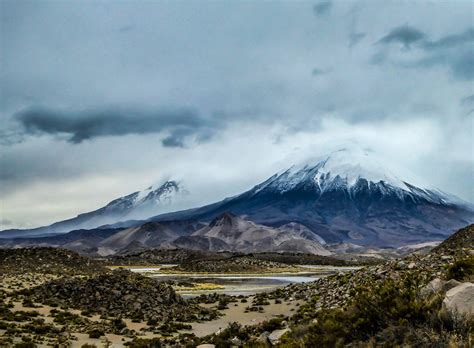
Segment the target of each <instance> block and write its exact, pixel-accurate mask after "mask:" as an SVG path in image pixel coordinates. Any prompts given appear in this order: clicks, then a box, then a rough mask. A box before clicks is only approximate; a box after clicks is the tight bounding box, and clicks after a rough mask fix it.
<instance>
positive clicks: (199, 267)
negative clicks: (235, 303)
mask: <svg viewBox="0 0 474 348" xmlns="http://www.w3.org/2000/svg"><path fill="white" fill-rule="evenodd" d="M177 270H179V271H182V272H206V273H239V272H242V273H250V272H252V273H271V272H297V271H298V270H299V268H298V267H295V266H292V265H287V264H284V263H280V262H274V261H266V260H259V259H256V258H254V257H249V256H237V257H232V258H227V259H222V260H196V261H193V262H185V263H182V264H181V265H179V267H177Z"/></svg>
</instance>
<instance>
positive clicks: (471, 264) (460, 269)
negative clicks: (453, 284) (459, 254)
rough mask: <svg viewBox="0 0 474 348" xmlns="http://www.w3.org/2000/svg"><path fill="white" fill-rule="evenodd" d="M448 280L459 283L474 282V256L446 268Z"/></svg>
mask: <svg viewBox="0 0 474 348" xmlns="http://www.w3.org/2000/svg"><path fill="white" fill-rule="evenodd" d="M446 276H447V278H448V279H456V280H459V281H461V282H462V281H472V280H474V256H469V257H466V258H463V259H460V260H457V261H455V262H454V264H452V265H451V266H450V267H449V268H448V273H447V275H446Z"/></svg>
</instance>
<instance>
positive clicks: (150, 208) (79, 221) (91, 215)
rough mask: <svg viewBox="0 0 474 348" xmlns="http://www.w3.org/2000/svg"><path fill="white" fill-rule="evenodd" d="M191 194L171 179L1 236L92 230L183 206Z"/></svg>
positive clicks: (3, 233)
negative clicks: (46, 223)
mask: <svg viewBox="0 0 474 348" xmlns="http://www.w3.org/2000/svg"><path fill="white" fill-rule="evenodd" d="M188 194H189V193H188V191H186V190H185V189H184V188H183V187H182V185H181V184H180V183H179V182H177V181H173V180H170V181H166V182H164V183H163V184H160V185H153V186H150V187H148V188H147V189H145V190H143V191H136V192H133V193H131V194H129V195H126V196H123V197H120V198H117V199H114V200H113V201H111V202H110V203H108V204H107V205H105V206H104V207H102V208H99V209H97V210H94V211H91V212H87V213H83V214H79V215H78V216H76V217H75V218H72V219H68V220H64V221H60V222H56V223H54V224H52V225H50V226H45V227H39V228H35V229H32V230H7V231H2V232H1V234H0V237H3V238H7V237H16V236H23V237H26V236H32V235H38V234H45V233H64V232H69V231H72V230H74V229H91V228H96V227H99V226H102V225H107V224H114V223H117V222H120V221H126V220H143V219H147V218H149V217H150V216H154V215H156V214H162V213H167V212H171V211H175V210H177V209H179V208H181V207H182V206H183V201H185V200H186V197H187V196H188Z"/></svg>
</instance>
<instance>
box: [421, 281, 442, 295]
mask: <svg viewBox="0 0 474 348" xmlns="http://www.w3.org/2000/svg"><path fill="white" fill-rule="evenodd" d="M445 283H446V282H445V281H444V280H441V279H439V278H435V279H433V280H432V281H430V282H429V283H428V284H427V285H426V286H424V287H423V288H422V289H421V291H420V295H421V296H422V297H428V296H431V295H434V294H437V293H438V292H441V291H442V290H443V287H444V285H445Z"/></svg>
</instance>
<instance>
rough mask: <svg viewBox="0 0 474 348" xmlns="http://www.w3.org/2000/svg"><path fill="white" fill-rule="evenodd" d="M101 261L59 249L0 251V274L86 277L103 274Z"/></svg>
mask: <svg viewBox="0 0 474 348" xmlns="http://www.w3.org/2000/svg"><path fill="white" fill-rule="evenodd" d="M105 271H106V268H105V267H104V266H103V264H102V263H101V262H99V261H96V260H93V259H90V258H87V257H84V256H81V255H79V254H77V253H75V252H73V251H69V250H64V249H58V248H19V249H0V274H20V275H21V274H25V273H31V272H35V273H38V274H55V275H59V276H66V275H84V274H96V273H103V272H105Z"/></svg>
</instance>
